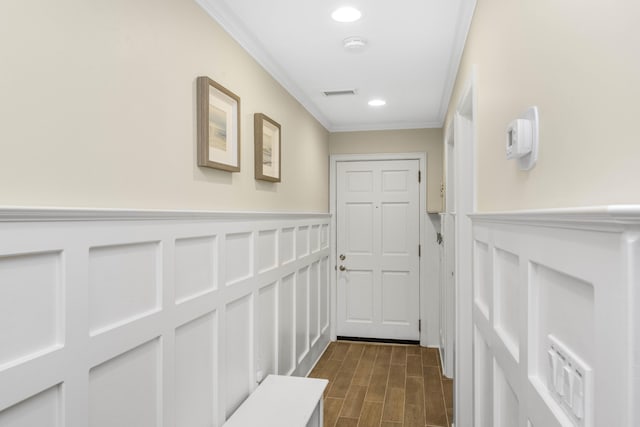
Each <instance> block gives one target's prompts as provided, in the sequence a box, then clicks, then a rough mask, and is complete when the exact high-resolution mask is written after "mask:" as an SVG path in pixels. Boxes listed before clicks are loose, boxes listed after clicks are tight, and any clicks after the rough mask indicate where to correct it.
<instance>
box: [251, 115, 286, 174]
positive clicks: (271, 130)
mask: <svg viewBox="0 0 640 427" xmlns="http://www.w3.org/2000/svg"><path fill="white" fill-rule="evenodd" d="M253 132H254V146H255V156H254V158H255V177H256V179H259V180H262V181H270V182H280V179H281V177H280V172H281V152H282V150H281V148H282V144H281V142H282V132H281V128H280V125H279V124H278V123H276V122H275V120H273V119H271V118H269V117H267V116H266V115H264V114H262V113H255V114H254V115H253Z"/></svg>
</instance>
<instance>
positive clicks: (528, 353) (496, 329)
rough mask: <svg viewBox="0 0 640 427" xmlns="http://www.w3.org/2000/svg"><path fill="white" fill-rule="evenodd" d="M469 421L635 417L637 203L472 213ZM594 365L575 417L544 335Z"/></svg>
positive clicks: (622, 421) (639, 329)
mask: <svg viewBox="0 0 640 427" xmlns="http://www.w3.org/2000/svg"><path fill="white" fill-rule="evenodd" d="M472 217H473V224H474V225H473V239H474V242H473V251H474V263H473V264H474V269H473V270H474V271H473V273H474V279H473V288H474V293H473V300H474V308H473V325H474V328H473V329H474V331H473V335H474V343H473V345H474V352H473V366H474V408H475V413H474V420H475V421H474V426H476V427H479V426H482V427H514V426H520V427H554V426H585V427H589V426H591V427H596V426H629V427H631V426H638V425H640V409H639V408H640V400H639V399H640V394H639V392H640V275H639V273H640V256H639V255H638V254H640V208H639V207H636V206H630V207H625V206H617V207H616V206H613V207H605V208H592V209H576V210H550V211H539V212H519V213H506V214H478V215H473V216H472ZM550 334H551V335H553V336H555V337H556V338H557V339H558V340H559V341H561V342H562V343H563V344H564V345H565V346H566V348H568V349H569V351H571V352H573V353H574V354H575V355H576V356H577V357H579V358H580V359H582V361H583V362H585V363H586V364H587V365H588V366H589V367H590V368H591V369H592V370H593V404H592V405H590V406H589V407H587V408H585V409H586V415H585V418H583V419H582V420H580V419H578V418H573V416H572V415H570V411H566V410H565V409H563V408H562V406H561V405H560V404H559V403H558V402H557V401H556V400H555V399H554V398H553V391H552V388H553V387H552V386H550V385H549V381H548V377H549V372H550V368H549V362H548V355H547V350H548V345H549V340H548V335H550Z"/></svg>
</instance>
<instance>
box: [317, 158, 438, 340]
mask: <svg viewBox="0 0 640 427" xmlns="http://www.w3.org/2000/svg"><path fill="white" fill-rule="evenodd" d="M384 160H418V161H419V164H420V171H421V173H422V180H421V182H420V194H419V197H420V215H419V216H420V245H421V246H422V254H423V255H424V254H425V253H426V245H425V238H424V232H425V215H426V213H427V153H379V154H332V155H331V156H329V213H330V214H331V262H330V269H331V270H330V272H331V274H330V277H331V288H330V291H331V298H330V301H331V340H333V341H335V340H336V336H337V334H336V325H337V304H338V300H337V297H336V295H337V292H336V284H337V278H338V275H337V271H336V267H337V264H336V258H337V257H336V254H337V246H336V245H337V243H338V239H337V224H336V197H337V191H336V190H337V189H336V185H337V177H336V172H337V164H338V162H358V161H384ZM425 259H426V257H425V256H421V257H420V262H419V276H420V319H422V320H423V322H422V330H421V331H420V345H425V346H426V343H427V340H426V337H427V325H426V324H425V321H426V319H427V316H426V313H425V311H426V309H427V304H426V301H424V299H425V297H426V295H427V292H426V283H425V276H426V275H425V265H424V262H425Z"/></svg>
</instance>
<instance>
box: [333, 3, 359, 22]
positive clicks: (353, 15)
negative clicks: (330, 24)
mask: <svg viewBox="0 0 640 427" xmlns="http://www.w3.org/2000/svg"><path fill="white" fill-rule="evenodd" d="M361 16H362V13H361V12H360V11H359V10H358V9H356V8H353V7H349V6H346V7H341V8H339V9H336V10H334V11H333V13H332V14H331V17H332V18H333V20H334V21H338V22H354V21H357V20H358V19H360V17H361Z"/></svg>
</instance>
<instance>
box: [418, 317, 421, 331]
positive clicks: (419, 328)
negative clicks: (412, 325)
mask: <svg viewBox="0 0 640 427" xmlns="http://www.w3.org/2000/svg"><path fill="white" fill-rule="evenodd" d="M418 332H422V319H418Z"/></svg>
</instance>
